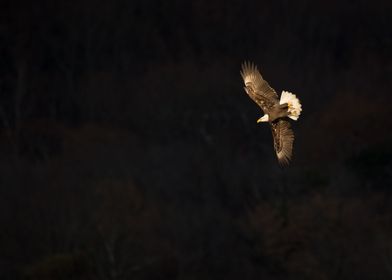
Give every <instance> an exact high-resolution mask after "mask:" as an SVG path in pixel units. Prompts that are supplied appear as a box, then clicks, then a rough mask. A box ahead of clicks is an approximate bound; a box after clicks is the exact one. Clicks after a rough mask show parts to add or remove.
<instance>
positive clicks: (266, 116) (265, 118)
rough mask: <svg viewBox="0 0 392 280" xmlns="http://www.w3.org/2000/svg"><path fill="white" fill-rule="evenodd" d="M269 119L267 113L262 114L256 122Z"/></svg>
mask: <svg viewBox="0 0 392 280" xmlns="http://www.w3.org/2000/svg"><path fill="white" fill-rule="evenodd" d="M268 121H269V117H268V114H264V116H262V117H261V118H260V119H258V120H257V122H258V123H259V122H268Z"/></svg>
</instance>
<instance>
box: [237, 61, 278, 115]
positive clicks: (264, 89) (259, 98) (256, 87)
mask: <svg viewBox="0 0 392 280" xmlns="http://www.w3.org/2000/svg"><path fill="white" fill-rule="evenodd" d="M241 76H242V78H243V79H244V83H245V88H244V89H245V91H246V93H247V94H248V95H249V97H250V98H251V99H252V100H253V101H255V102H256V103H257V105H259V106H260V107H261V109H262V110H263V111H264V113H268V111H269V110H270V108H272V107H273V106H275V105H276V104H278V103H279V100H278V95H277V94H276V92H275V90H274V89H273V88H272V87H271V86H270V85H269V84H268V82H267V81H266V80H264V79H263V77H262V76H261V74H260V72H259V71H258V70H257V67H256V66H255V65H254V64H253V63H250V62H245V63H243V64H242V71H241Z"/></svg>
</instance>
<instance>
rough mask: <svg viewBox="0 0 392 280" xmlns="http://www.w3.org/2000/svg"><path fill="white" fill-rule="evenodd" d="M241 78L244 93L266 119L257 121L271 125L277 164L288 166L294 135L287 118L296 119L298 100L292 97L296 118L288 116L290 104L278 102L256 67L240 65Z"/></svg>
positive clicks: (299, 111) (249, 64)
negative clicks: (257, 106) (294, 102)
mask: <svg viewBox="0 0 392 280" xmlns="http://www.w3.org/2000/svg"><path fill="white" fill-rule="evenodd" d="M241 76H242V78H243V79H244V83H245V87H244V89H245V91H246V93H247V94H248V95H249V97H250V98H251V99H253V100H254V101H255V102H256V103H257V105H259V106H260V108H261V109H262V111H263V112H264V114H265V115H264V117H266V118H265V119H264V117H263V118H260V119H259V121H261V122H263V121H268V122H269V123H270V125H271V131H272V136H273V140H274V148H275V152H276V155H277V157H278V160H279V162H280V163H281V164H288V163H289V160H290V159H291V156H292V148H293V142H294V134H293V131H292V130H291V128H290V123H289V122H288V121H287V117H291V118H293V119H297V118H298V116H299V114H300V113H301V110H302V109H301V105H300V103H299V100H298V99H297V98H296V97H295V95H292V96H294V97H292V98H294V99H296V102H298V104H297V106H298V107H297V108H294V109H298V111H296V114H297V115H296V116H294V115H290V113H292V112H293V111H292V109H293V107H290V106H291V104H288V103H282V102H279V99H278V95H277V94H276V92H275V90H274V89H273V88H271V87H270V85H269V84H268V83H267V81H265V80H264V79H263V77H262V76H261V74H260V72H259V71H258V70H257V67H256V66H254V65H253V64H251V63H246V62H245V63H244V64H243V65H242V71H241ZM288 94H291V93H288ZM282 95H283V93H282ZM281 103H282V104H281ZM259 121H258V122H259Z"/></svg>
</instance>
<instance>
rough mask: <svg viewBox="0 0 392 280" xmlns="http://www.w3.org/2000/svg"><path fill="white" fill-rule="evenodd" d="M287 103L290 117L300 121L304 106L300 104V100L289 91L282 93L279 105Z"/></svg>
mask: <svg viewBox="0 0 392 280" xmlns="http://www.w3.org/2000/svg"><path fill="white" fill-rule="evenodd" d="M284 103H287V104H288V106H289V109H288V111H289V115H288V117H289V118H290V119H293V120H295V121H296V120H298V118H299V115H301V111H302V106H301V103H300V102H299V99H298V98H297V97H296V96H295V94H292V93H291V92H288V91H282V95H281V96H280V101H279V104H284Z"/></svg>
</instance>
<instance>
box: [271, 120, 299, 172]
mask: <svg viewBox="0 0 392 280" xmlns="http://www.w3.org/2000/svg"><path fill="white" fill-rule="evenodd" d="M271 130H272V136H273V140H274V148H275V152H276V155H277V157H278V160H279V163H280V164H282V165H287V164H288V163H289V160H290V159H291V155H292V151H293V142H294V133H293V131H292V130H291V128H290V123H289V122H288V121H285V120H282V119H280V120H278V121H276V122H273V123H271Z"/></svg>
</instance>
